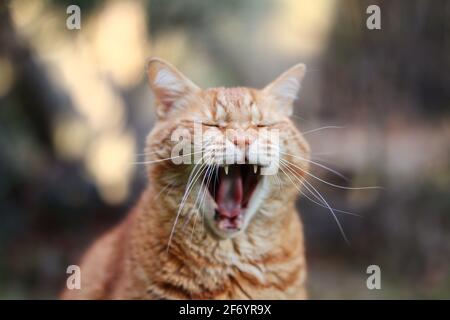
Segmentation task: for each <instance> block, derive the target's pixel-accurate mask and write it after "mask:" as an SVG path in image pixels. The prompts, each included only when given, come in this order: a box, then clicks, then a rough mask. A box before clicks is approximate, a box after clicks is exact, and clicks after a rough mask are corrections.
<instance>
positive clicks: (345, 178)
mask: <svg viewBox="0 0 450 320" xmlns="http://www.w3.org/2000/svg"><path fill="white" fill-rule="evenodd" d="M279 152H280V153H281V154H284V155H287V156H291V157H293V158H297V159H300V160H302V161H305V162H308V163H311V164H313V165H316V166H318V167H320V168H322V169H325V170H327V171H329V172H331V173H334V174H335V175H337V176H339V177H341V178H342V179H344V180H346V181H349V180H350V179H349V178H347V177H346V176H344V175H343V174H342V173H340V172H338V171H336V170H334V169H331V168H329V167H327V166H325V165H323V164H321V163H318V162H316V161H313V160H311V159H307V158H304V157H301V156H298V155H294V154H290V153H287V152H283V151H279ZM281 159H282V158H281ZM284 160H286V159H284Z"/></svg>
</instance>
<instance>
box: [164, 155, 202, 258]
mask: <svg viewBox="0 0 450 320" xmlns="http://www.w3.org/2000/svg"><path fill="white" fill-rule="evenodd" d="M205 156H206V155H203V156H202V158H201V161H200V163H201V165H200V168H199V170H202V168H203V167H205V166H206V165H205V164H204V161H203V160H204V158H205ZM208 156H209V154H208ZM197 167H198V164H195V165H194V168H193V169H192V170H193V171H194V170H195V168H197ZM193 171H192V172H193ZM192 172H191V174H192ZM188 181H189V180H188ZM194 183H195V182H194ZM194 183H192V181H191V183H190V184H188V186H187V187H186V191H185V193H184V195H183V198H182V201H181V204H180V207H179V209H178V212H177V214H176V217H175V221H174V224H173V226H172V230H171V232H170V236H169V241H168V243H167V251H169V248H170V244H171V243H172V237H173V234H174V232H175V228H176V225H177V223H178V219H179V217H180V214H181V212H182V210H183V208H184V204H185V203H186V200H187V198H188V197H189V194H190V192H191V191H190V188H191V186H193V185H194Z"/></svg>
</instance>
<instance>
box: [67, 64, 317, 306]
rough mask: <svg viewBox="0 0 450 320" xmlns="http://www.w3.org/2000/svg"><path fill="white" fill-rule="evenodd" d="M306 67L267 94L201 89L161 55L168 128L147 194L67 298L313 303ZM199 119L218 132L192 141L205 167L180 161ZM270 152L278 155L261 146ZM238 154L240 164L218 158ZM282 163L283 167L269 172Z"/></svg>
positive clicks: (106, 238)
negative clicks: (301, 113) (303, 214)
mask: <svg viewBox="0 0 450 320" xmlns="http://www.w3.org/2000/svg"><path fill="white" fill-rule="evenodd" d="M305 69H306V68H305V66H304V65H303V64H298V65H296V66H294V67H292V68H291V69H289V70H288V71H286V72H285V73H283V74H282V75H281V76H280V77H278V78H277V79H276V80H275V81H273V82H272V83H271V84H269V85H268V86H266V87H265V88H264V89H262V90H257V89H252V88H244V87H239V88H211V89H200V88H199V87H197V86H196V85H195V84H194V83H193V82H191V81H190V80H189V79H187V78H186V77H185V76H184V75H182V74H181V73H180V72H179V71H178V70H176V69H175V68H174V67H173V66H171V65H170V64H168V63H167V62H164V61H162V60H160V59H152V60H151V61H150V62H149V64H148V70H147V72H148V77H149V83H150V87H151V89H152V91H153V93H154V95H155V97H156V101H157V105H156V111H157V115H158V121H157V122H156V124H155V127H154V129H153V130H152V131H151V132H150V134H149V136H148V139H147V144H146V155H147V159H146V163H147V172H148V178H149V183H148V186H147V187H146V190H145V191H144V192H143V194H142V196H141V198H140V200H139V202H138V204H137V205H136V206H135V208H134V209H133V210H132V211H131V212H130V213H129V215H128V216H127V217H126V219H125V220H124V221H123V222H122V223H120V224H119V225H118V226H116V227H115V228H114V229H113V230H111V231H110V232H108V233H106V234H105V235H103V236H102V237H101V238H100V239H99V240H98V241H96V242H95V243H94V244H93V246H92V247H91V248H90V249H89V250H88V251H87V253H86V254H85V256H84V258H83V259H82V262H81V264H80V267H81V289H79V290H68V289H66V290H65V291H64V292H63V294H62V298H64V299H304V298H306V290H305V280H306V261H305V256H304V245H303V232H302V224H301V221H300V218H299V216H298V213H297V212H296V209H295V200H296V196H297V193H298V189H297V188H298V185H296V183H297V182H299V183H300V185H302V184H303V183H302V180H304V177H303V174H304V172H306V170H308V160H307V159H308V158H309V146H308V144H307V142H306V141H305V140H304V139H303V137H302V135H301V133H300V132H299V131H298V130H297V129H296V128H295V126H294V124H293V123H292V122H291V120H290V119H289V116H290V115H291V114H292V109H293V101H294V100H295V98H296V96H297V94H298V90H299V89H300V84H301V81H302V78H303V76H304V74H305ZM199 123H200V125H199V127H200V128H201V129H202V130H203V131H205V132H206V131H207V132H208V134H204V135H203V138H202V139H201V140H200V142H198V141H196V142H194V141H191V140H186V139H184V140H183V141H184V142H183V144H182V146H183V147H191V146H194V151H192V150H191V149H188V148H187V149H183V153H177V156H178V155H184V158H183V159H184V160H188V161H187V162H189V160H191V159H192V157H193V156H195V155H197V154H201V155H200V157H201V160H202V161H200V162H198V163H194V164H189V163H181V164H180V163H179V162H177V161H176V159H178V160H179V159H181V158H180V156H178V157H177V156H174V155H173V150H174V148H175V147H176V145H177V144H179V143H180V142H179V138H180V137H178V138H177V139H175V141H174V139H173V136H174V133H175V132H182V133H183V137H185V136H189V135H193V136H194V140H195V132H194V131H195V130H196V129H195V125H196V124H199ZM262 131H265V132H268V131H270V132H277V134H278V136H277V139H268V138H267V135H264V134H262ZM228 132H232V133H234V134H231V135H229V134H228ZM186 141H187V142H186ZM262 145H266V146H268V147H267V148H265V150H261V149H263V148H256V147H255V146H262ZM195 148H197V149H195ZM184 150H188V151H187V153H186V152H184ZM196 150H200V151H201V152H197V151H196ZM230 150H231V151H230ZM230 152H231V153H232V154H233V157H234V158H233V157H232V159H231V162H230V160H229V159H228V158H227V160H226V162H220V161H219V160H220V156H221V155H224V154H226V155H227V156H228V155H229V154H230ZM239 160H240V161H239ZM273 164H274V165H275V169H276V170H275V171H273V170H272V172H269V173H268V172H265V173H263V171H264V170H267V169H268V167H270V166H272V165H273ZM287 164H290V165H287ZM272 169H273V166H272ZM293 182H294V183H293ZM296 186H297V188H296Z"/></svg>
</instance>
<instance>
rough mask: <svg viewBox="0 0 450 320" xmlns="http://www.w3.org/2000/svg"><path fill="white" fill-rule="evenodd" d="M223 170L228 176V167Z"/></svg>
mask: <svg viewBox="0 0 450 320" xmlns="http://www.w3.org/2000/svg"><path fill="white" fill-rule="evenodd" d="M223 169H224V170H225V174H226V175H228V166H225V167H223Z"/></svg>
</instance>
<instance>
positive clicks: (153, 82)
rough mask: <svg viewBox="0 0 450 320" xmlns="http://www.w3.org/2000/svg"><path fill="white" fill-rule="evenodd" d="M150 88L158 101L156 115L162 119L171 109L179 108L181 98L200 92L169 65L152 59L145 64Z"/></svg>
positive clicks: (160, 60)
mask: <svg viewBox="0 0 450 320" xmlns="http://www.w3.org/2000/svg"><path fill="white" fill-rule="evenodd" d="M147 75H148V81H149V84H150V88H151V89H152V91H153V93H154V94H155V97H156V99H157V101H158V106H157V110H156V113H157V115H158V116H159V117H160V118H164V117H165V116H166V115H167V114H168V113H169V112H170V111H171V110H172V109H177V108H179V107H180V106H181V105H182V103H183V98H185V97H186V96H187V95H189V94H192V93H196V92H198V91H199V90H200V88H199V87H197V85H195V84H194V83H193V82H192V81H191V80H189V79H188V78H187V77H186V76H184V75H183V74H182V73H181V72H180V71H178V70H177V69H176V68H175V67H174V66H172V65H171V64H170V63H168V62H166V61H164V60H162V59H158V58H152V59H150V61H149V62H148V64H147Z"/></svg>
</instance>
